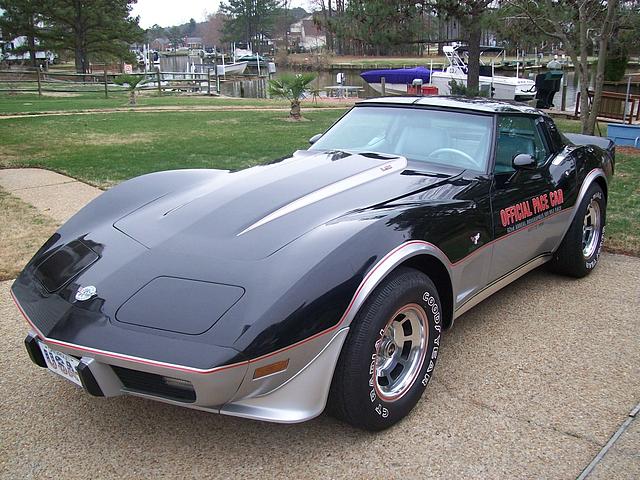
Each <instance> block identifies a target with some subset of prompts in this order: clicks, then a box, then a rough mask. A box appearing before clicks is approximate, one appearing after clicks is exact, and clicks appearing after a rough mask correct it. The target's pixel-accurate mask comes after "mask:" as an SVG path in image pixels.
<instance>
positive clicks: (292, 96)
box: [269, 73, 316, 120]
mask: <svg viewBox="0 0 640 480" xmlns="http://www.w3.org/2000/svg"><path fill="white" fill-rule="evenodd" d="M315 78H316V76H315V74H313V73H299V74H297V75H292V74H286V75H281V76H280V77H279V78H275V79H273V80H269V95H271V96H274V97H280V98H286V99H287V100H289V101H290V102H291V110H290V111H289V118H290V119H292V120H300V119H301V118H302V116H301V114H300V100H301V99H302V97H303V95H304V92H306V91H307V90H308V88H309V84H310V83H311V82H313V81H314V80H315Z"/></svg>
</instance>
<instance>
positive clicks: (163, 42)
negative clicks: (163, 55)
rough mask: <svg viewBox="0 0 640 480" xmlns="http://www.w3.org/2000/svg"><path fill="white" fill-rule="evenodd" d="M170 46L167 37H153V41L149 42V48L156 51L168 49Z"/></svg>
mask: <svg viewBox="0 0 640 480" xmlns="http://www.w3.org/2000/svg"><path fill="white" fill-rule="evenodd" d="M170 46H171V42H170V41H169V39H168V38H167V37H158V38H155V39H153V41H152V42H151V43H150V44H149V47H150V48H151V50H156V51H158V52H164V51H166V50H169V47H170Z"/></svg>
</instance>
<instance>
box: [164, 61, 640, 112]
mask: <svg viewBox="0 0 640 480" xmlns="http://www.w3.org/2000/svg"><path fill="white" fill-rule="evenodd" d="M425 66H427V67H428V64H427V63H426V62H425ZM204 67H206V65H203V63H202V59H201V58H200V57H199V56H195V55H191V56H187V55H174V56H161V57H160V70H161V71H163V72H189V71H192V70H195V71H201V69H202V68H204ZM365 70H366V69H365ZM365 70H345V71H344V72H339V71H336V70H334V71H321V72H315V73H316V75H317V76H316V80H315V81H314V83H313V88H314V89H315V90H318V91H319V92H322V93H321V94H322V95H324V94H325V92H326V90H325V89H326V87H330V86H335V85H337V84H338V82H337V80H336V75H337V74H338V73H342V74H344V78H345V80H344V85H350V86H356V87H361V88H362V90H361V91H360V92H359V97H361V98H372V97H377V96H379V93H378V92H376V91H375V90H374V89H373V88H371V87H370V86H369V84H367V82H365V81H364V80H363V79H362V78H361V77H360V73H362V72H363V71H365ZM544 71H545V70H525V71H524V72H522V71H521V72H519V75H518V76H519V77H521V78H529V79H531V80H535V76H536V74H537V73H538V72H544ZM594 71H595V67H594V68H592V71H591V72H590V73H591V75H590V77H591V78H590V82H592V81H593V76H594ZM629 71H631V70H629ZM636 71H637V69H636ZM283 73H299V72H297V71H294V70H287V69H282V68H278V71H277V73H276V76H278V75H282V74H283ZM496 74H497V75H505V76H510V77H514V76H515V75H516V72H515V71H497V72H496ZM565 76H566V84H567V92H566V108H567V109H568V110H573V109H574V108H575V104H576V94H577V92H578V91H579V90H580V86H579V83H578V79H577V76H576V74H575V72H574V71H573V70H568V71H565ZM265 87H266V83H265V80H263V79H262V80H261V79H256V78H253V79H252V78H250V77H245V78H243V79H242V80H239V79H229V80H225V81H223V82H221V85H220V89H221V93H222V94H223V95H227V96H233V97H240V96H243V97H264V96H266V88H265ZM605 90H608V91H618V92H620V93H624V92H625V91H626V85H624V84H620V85H606V87H605ZM631 93H633V94H636V95H638V94H640V86H639V85H637V84H636V85H632V88H631ZM561 96H562V90H561V91H560V92H558V93H557V94H556V96H555V101H554V103H555V105H556V108H558V109H559V108H560V104H561Z"/></svg>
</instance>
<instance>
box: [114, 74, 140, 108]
mask: <svg viewBox="0 0 640 480" xmlns="http://www.w3.org/2000/svg"><path fill="white" fill-rule="evenodd" d="M113 81H114V83H115V84H117V85H122V86H124V87H127V90H129V105H131V106H135V105H137V102H136V90H137V89H138V88H139V87H141V86H142V85H143V84H144V83H145V82H146V81H147V80H146V79H145V77H144V75H130V74H123V75H118V76H117V77H116V78H115V79H114V80H113Z"/></svg>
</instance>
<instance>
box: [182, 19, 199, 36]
mask: <svg viewBox="0 0 640 480" xmlns="http://www.w3.org/2000/svg"><path fill="white" fill-rule="evenodd" d="M197 27H198V24H197V23H196V21H195V20H194V19H193V18H190V19H189V23H187V25H186V28H185V32H184V33H185V35H186V36H187V37H192V36H193V34H194V33H196V28H197Z"/></svg>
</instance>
